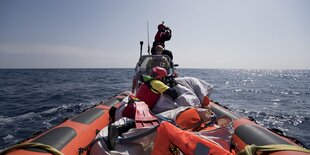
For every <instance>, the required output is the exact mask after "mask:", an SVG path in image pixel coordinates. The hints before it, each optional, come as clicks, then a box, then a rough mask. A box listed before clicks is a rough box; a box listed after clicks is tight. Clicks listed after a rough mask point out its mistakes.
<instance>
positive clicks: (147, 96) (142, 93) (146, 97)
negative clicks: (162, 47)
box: [136, 83, 160, 109]
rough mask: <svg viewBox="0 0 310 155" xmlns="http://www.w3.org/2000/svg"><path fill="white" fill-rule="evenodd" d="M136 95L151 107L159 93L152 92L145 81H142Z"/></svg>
mask: <svg viewBox="0 0 310 155" xmlns="http://www.w3.org/2000/svg"><path fill="white" fill-rule="evenodd" d="M136 97H137V98H138V99H140V100H141V101H144V102H145V103H146V104H147V105H148V106H149V108H150V109H152V108H153V107H154V105H155V103H156V102H157V100H158V99H159V97H160V93H154V92H153V91H152V90H151V88H149V86H148V85H147V84H146V83H143V84H142V85H141V86H140V88H139V91H138V92H137V95H136Z"/></svg>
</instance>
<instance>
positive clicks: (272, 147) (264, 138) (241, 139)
mask: <svg viewBox="0 0 310 155" xmlns="http://www.w3.org/2000/svg"><path fill="white" fill-rule="evenodd" d="M153 66H161V67H163V68H165V69H166V70H167V72H168V73H169V74H174V73H175V68H174V67H175V66H176V65H174V64H173V62H172V61H171V60H170V59H169V57H167V56H159V55H156V56H151V55H144V56H141V57H140V60H139V62H138V63H137V66H136V68H135V71H136V74H135V76H134V78H133V86H132V91H125V92H123V93H121V94H118V95H116V96H114V97H112V98H110V99H109V100H108V101H106V102H104V103H103V102H102V103H99V104H97V105H96V106H94V107H92V108H90V109H88V110H86V111H84V112H82V113H81V114H79V115H77V116H75V117H73V118H71V119H68V120H66V121H64V122H63V123H61V124H59V125H57V126H55V127H53V128H51V129H49V130H47V131H45V132H43V133H41V134H39V135H36V136H34V137H31V138H29V139H26V140H24V141H23V142H21V143H19V144H16V145H14V146H12V147H10V148H8V149H6V150H3V151H2V152H1V153H0V154H1V155H4V154H6V155H48V154H55V155H60V154H65V155H87V154H96V152H98V149H100V148H101V147H102V146H101V145H104V144H105V143H106V142H107V139H106V137H105V136H102V137H101V138H98V137H100V136H98V135H99V134H101V132H103V131H104V132H109V130H111V129H109V130H108V126H109V124H111V117H110V115H109V110H110V109H111V107H118V106H119V105H121V104H122V103H123V102H128V98H129V97H130V96H131V95H134V94H135V92H136V91H137V89H139V86H140V85H141V83H142V81H141V79H140V75H142V74H150V68H152V67H153ZM204 102H206V101H204ZM207 103H208V105H207V106H205V107H200V108H202V109H204V108H205V109H208V110H210V111H211V112H212V113H213V114H214V115H215V116H216V117H218V118H223V117H226V118H229V119H230V120H231V126H230V127H231V128H232V131H233V132H232V133H231V139H230V142H229V143H230V146H229V148H230V150H228V151H229V152H230V153H231V154H241V153H243V154H256V153H258V154H273V155H304V154H310V151H309V150H307V149H305V148H304V147H303V145H302V144H301V143H300V142H299V141H298V140H296V139H294V138H292V137H289V136H286V135H285V134H283V133H282V132H281V131H279V130H275V129H267V128H264V127H262V126H261V125H259V124H257V123H256V122H255V120H253V119H251V118H247V117H243V116H241V115H239V114H237V113H235V112H233V111H230V110H229V109H228V108H227V107H224V106H222V105H220V104H219V103H217V102H213V101H212V100H210V101H207ZM159 114H160V113H159ZM154 116H155V117H160V115H155V114H154ZM159 120H160V121H159V124H156V125H154V127H152V128H149V129H150V130H146V132H143V134H135V136H134V137H136V138H137V137H138V138H140V139H141V138H142V139H143V138H144V137H147V136H148V135H150V134H151V133H155V134H154V136H156V134H157V135H158V133H156V132H157V129H158V126H160V124H161V123H162V122H167V120H165V119H159ZM168 122H169V120H168ZM151 126H152V125H151ZM178 130H179V129H178ZM210 130H211V131H212V129H210ZM180 136H181V135H180ZM96 137H97V138H96ZM134 140H135V138H133V137H126V138H124V139H122V141H123V142H124V143H128V141H134ZM98 141H100V143H98ZM146 141H147V140H145V138H144V139H143V140H142V143H143V142H146ZM98 144H100V145H98ZM150 144H151V143H150ZM152 144H153V145H154V143H152ZM147 145H149V144H147ZM94 146H97V147H96V148H94ZM130 147H135V146H134V145H127V147H121V148H120V149H122V152H123V154H126V153H127V154H129V153H130V151H127V149H128V150H130V149H131V150H132V148H130ZM144 147H147V146H144ZM153 147H154V146H152V147H151V148H150V149H151V150H152V148H153ZM94 149H96V151H94ZM99 152H100V151H99ZM124 152H125V153H124ZM181 152H182V149H181ZM102 153H105V154H113V150H104V151H102V152H101V154H102ZM114 153H115V152H114ZM140 153H141V152H140ZM173 153H175V152H171V154H173ZM198 153H199V154H210V152H209V151H208V150H200V151H198V152H196V151H194V152H193V153H190V154H198Z"/></svg>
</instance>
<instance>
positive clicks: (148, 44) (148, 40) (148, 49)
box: [146, 21, 150, 55]
mask: <svg viewBox="0 0 310 155" xmlns="http://www.w3.org/2000/svg"><path fill="white" fill-rule="evenodd" d="M146 27H147V53H148V54H149V55H150V38H149V21H147V22H146Z"/></svg>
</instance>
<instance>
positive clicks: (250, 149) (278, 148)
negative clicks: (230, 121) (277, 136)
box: [238, 144, 310, 155]
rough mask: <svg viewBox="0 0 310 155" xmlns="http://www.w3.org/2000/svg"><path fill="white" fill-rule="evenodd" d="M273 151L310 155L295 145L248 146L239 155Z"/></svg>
mask: <svg viewBox="0 0 310 155" xmlns="http://www.w3.org/2000/svg"><path fill="white" fill-rule="evenodd" d="M272 151H298V152H305V153H310V150H307V149H304V148H302V147H299V146H295V145H284V144H273V145H264V146H256V145H254V144H253V145H247V146H245V148H244V149H243V150H242V151H240V152H239V153H238V155H255V154H256V152H272Z"/></svg>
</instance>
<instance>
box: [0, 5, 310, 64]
mask: <svg viewBox="0 0 310 155" xmlns="http://www.w3.org/2000/svg"><path fill="white" fill-rule="evenodd" d="M147 21H148V23H149V30H150V31H149V32H150V44H152V42H153V39H154V35H155V33H156V31H157V25H158V24H159V23H161V21H165V24H166V25H168V26H169V27H170V28H171V29H172V33H173V34H172V35H173V36H172V38H171V40H170V41H168V42H166V48H167V49H170V50H171V51H172V52H173V53H174V59H175V63H178V64H179V65H180V67H183V68H235V69H238V68H242V69H243V68H245V69H310V59H309V58H310V56H309V55H310V1H309V0H251V1H248V0H236V1H231V0H219V1H217V0H216V1H215V0H214V1H209V0H195V1H186V0H173V1H166V0H145V1H144V0H109V1H108V0H93V1H86V0H83V1H82V0H1V1H0V68H106V67H108V68H119V67H126V68H131V67H134V66H135V64H136V62H137V60H138V58H139V41H140V40H143V41H144V42H145V45H146V44H147V28H146V25H147V24H146V23H147ZM146 49H147V46H144V50H145V51H146ZM145 53H146V52H145Z"/></svg>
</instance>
